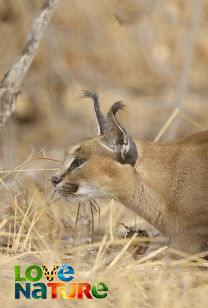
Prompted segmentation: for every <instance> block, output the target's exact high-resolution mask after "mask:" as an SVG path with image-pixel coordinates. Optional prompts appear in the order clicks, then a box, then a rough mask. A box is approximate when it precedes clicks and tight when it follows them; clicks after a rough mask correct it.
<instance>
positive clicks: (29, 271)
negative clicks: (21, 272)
mask: <svg viewBox="0 0 208 308" xmlns="http://www.w3.org/2000/svg"><path fill="white" fill-rule="evenodd" d="M33 269H34V270H36V272H37V275H36V277H32V276H31V271H32V270H33ZM42 275H43V273H42V270H41V268H40V267H39V266H37V265H31V266H29V267H28V268H27V269H26V272H25V276H26V277H27V279H28V280H30V281H38V280H40V279H41V277H42Z"/></svg>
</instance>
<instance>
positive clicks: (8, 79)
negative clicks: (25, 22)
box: [0, 0, 59, 127]
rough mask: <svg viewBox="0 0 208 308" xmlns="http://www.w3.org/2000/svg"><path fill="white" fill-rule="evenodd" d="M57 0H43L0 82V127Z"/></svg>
mask: <svg viewBox="0 0 208 308" xmlns="http://www.w3.org/2000/svg"><path fill="white" fill-rule="evenodd" d="M58 2H59V0H45V1H44V3H43V5H42V6H41V8H40V10H39V11H38V14H37V15H36V17H35V18H34V20H33V23H32V26H31V28H30V31H29V33H28V36H27V39H26V42H25V45H24V46H23V49H22V51H21V52H20V54H19V56H18V57H17V59H16V60H15V62H14V63H13V65H12V66H11V68H10V69H9V71H8V72H7V73H6V75H5V76H4V78H3V80H2V81H1V83H0V127H1V126H2V125H3V124H4V123H5V121H6V120H7V119H8V118H9V117H10V115H11V113H12V112H13V111H14V109H15V104H16V99H17V96H18V94H19V92H20V87H21V84H22V82H23V79H24V77H25V75H26V74H27V71H28V69H29V67H30V65H31V63H32V61H33V58H34V56H35V54H36V52H37V49H38V47H39V45H40V40H41V38H42V36H43V33H44V31H45V29H46V28H47V25H48V23H49V21H50V19H51V16H52V15H53V13H54V11H55V8H56V5H57V4H58Z"/></svg>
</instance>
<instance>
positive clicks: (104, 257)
mask: <svg viewBox="0 0 208 308" xmlns="http://www.w3.org/2000/svg"><path fill="white" fill-rule="evenodd" d="M40 4H41V1H39V0H37V1H36V0H15V1H13V0H7V1H3V0H0V27H1V28H0V29H1V31H0V42H1V44H0V55H1V57H0V78H2V77H3V75H4V74H5V73H6V71H7V70H8V68H9V66H10V65H11V63H12V62H13V60H14V59H15V57H16V55H17V54H18V52H19V51H20V49H21V47H22V45H23V43H24V40H25V36H26V34H27V31H28V29H29V26H30V24H31V21H32V18H33V16H34V14H35V12H36V11H37V10H38V8H39V6H40ZM207 20H208V2H207V1H196V0H195V1H191V0H186V1H177V0H168V1H164V0H154V1H153V0H152V1H151V0H148V1H143V0H140V1H136V0H128V1H127V0H116V1H113V0H106V1H95V0H89V1H84V0H79V1H75V0H68V1H66V0H65V1H64V0H62V1H61V2H60V3H59V6H58V8H57V10H56V12H55V14H54V16H53V18H52V21H51V23H50V25H49V27H48V30H47V32H46V33H45V36H44V38H43V40H42V42H41V46H40V48H39V50H38V54H37V56H36V57H35V59H34V61H33V64H32V66H31V68H30V71H29V72H28V75H27V77H26V79H25V82H24V85H23V87H22V93H21V95H20V96H19V98H18V102H17V108H16V111H15V113H14V115H13V116H12V118H11V119H10V120H9V121H8V122H7V123H6V124H5V125H4V127H3V128H2V130H1V132H0V141H1V150H0V163H1V169H0V177H1V179H0V182H1V187H0V196H1V199H0V200H1V201H0V251H1V255H0V266H1V270H0V278H1V285H0V299H1V306H2V307H3V306H5V307H13V306H14V307H21V308H22V307H25V306H27V305H30V306H35V305H37V304H39V305H40V306H41V305H43V303H44V307H51V306H53V305H56V306H57V307H62V306H63V307H64V306H66V305H67V306H69V307H70V306H71V307H75V306H77V307H79V306H82V307H83V306H84V307H85V306H86V307H88V306H90V307H98V306H99V307H126V306H127V305H129V306H132V307H160V308H163V307H164V308H166V307H177V308H178V307H190V306H192V307H207V305H208V296H207V293H208V276H207V270H206V269H207V264H206V262H205V261H202V260H201V259H200V258H199V257H198V256H194V257H192V258H190V257H188V256H185V257H184V258H183V259H182V260H180V261H176V260H170V259H169V258H168V257H167V254H166V248H165V247H162V248H161V246H160V245H157V246H154V245H153V243H154V241H155V240H154V238H151V239H150V242H151V243H152V244H151V245H152V246H154V250H152V251H149V252H148V253H147V254H145V255H142V256H140V257H138V258H137V259H134V258H133V254H132V250H131V249H129V246H131V241H132V239H129V238H127V239H125V238H123V237H122V235H123V233H124V231H125V230H124V229H122V226H120V225H117V224H118V223H119V222H123V223H125V224H126V225H128V226H133V227H134V226H135V227H136V228H145V229H147V230H148V231H149V232H150V234H154V233H155V231H154V230H153V229H152V228H151V227H150V226H148V225H147V224H146V223H145V222H144V221H143V220H141V219H140V218H139V217H138V216H137V217H136V218H135V215H134V214H133V213H131V212H130V211H129V210H127V209H125V208H124V207H123V206H121V205H119V204H117V203H116V202H114V201H109V202H104V201H103V200H102V201H99V204H100V208H101V217H100V225H99V219H98V215H97V213H96V211H95V210H94V229H95V230H94V243H91V227H92V220H91V212H90V207H89V205H88V204H86V205H85V206H82V207H81V209H80V215H79V219H78V224H77V230H76V234H75V230H74V226H75V221H76V214H77V205H74V204H68V203H64V202H63V201H62V200H57V198H58V196H57V195H55V196H54V197H52V198H51V196H52V193H53V189H52V185H51V183H50V181H49V180H50V177H51V175H52V174H53V173H54V172H55V169H57V168H58V166H59V162H58V160H62V158H63V152H64V149H65V147H66V146H68V145H69V144H72V143H74V142H77V141H79V140H80V139H83V138H88V137H89V136H92V135H95V134H96V123H95V121H94V117H93V112H92V104H90V102H89V103H88V102H87V101H84V100H81V99H79V97H80V93H81V91H82V90H83V89H91V88H93V89H95V90H97V91H98V93H99V94H100V98H101V102H102V107H103V111H104V112H106V111H107V110H108V108H109V106H110V105H111V104H112V103H113V102H114V101H116V100H123V101H124V103H125V104H126V105H127V107H128V108H127V110H126V111H125V113H121V114H120V115H119V117H120V120H121V121H122V123H124V124H125V126H126V127H127V128H128V130H129V132H130V133H131V134H132V135H133V136H134V137H135V138H137V139H143V140H158V139H161V140H173V139H176V138H180V137H183V136H187V135H189V134H191V133H193V132H196V131H199V130H203V129H206V128H207V126H208V120H207V116H208V104H207V97H208V90H207V80H208V41H207V36H208V27H207V25H208V22H207ZM55 160H57V161H55ZM73 241H74V243H73ZM140 244H141V245H144V246H145V242H144V240H142V239H140ZM173 253H175V254H176V255H177V254H179V255H180V252H173ZM192 260H195V261H196V262H195V263H193V262H192ZM15 264H21V266H22V267H23V268H26V267H27V266H28V265H31V264H37V265H43V264H45V265H48V266H49V267H52V266H53V265H54V264H58V265H63V264H71V265H72V266H73V267H74V269H75V279H76V281H77V282H89V283H95V282H98V281H103V282H105V283H106V284H107V285H108V287H109V296H108V297H107V298H106V299H104V300H92V301H89V300H83V301H81V300H68V301H64V300H61V299H59V300H53V301H52V300H50V299H47V300H45V301H44V302H42V301H38V302H37V300H29V301H28V300H26V299H25V300H24V299H22V300H15V299H14V265H15ZM199 265H201V266H202V267H201V268H199ZM49 295H50V294H49ZM49 295H48V296H49Z"/></svg>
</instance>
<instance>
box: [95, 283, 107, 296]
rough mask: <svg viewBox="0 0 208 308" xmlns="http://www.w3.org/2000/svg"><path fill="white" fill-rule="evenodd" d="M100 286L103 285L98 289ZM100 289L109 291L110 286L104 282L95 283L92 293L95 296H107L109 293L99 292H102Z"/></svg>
mask: <svg viewBox="0 0 208 308" xmlns="http://www.w3.org/2000/svg"><path fill="white" fill-rule="evenodd" d="M99 286H101V288H99V289H98V287H99ZM100 291H108V287H107V286H106V284H104V283H103V282H98V283H95V284H94V285H93V286H92V295H93V296H94V297H96V298H105V297H106V296H107V295H108V294H107V293H103V294H98V292H100Z"/></svg>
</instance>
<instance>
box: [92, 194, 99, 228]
mask: <svg viewBox="0 0 208 308" xmlns="http://www.w3.org/2000/svg"><path fill="white" fill-rule="evenodd" d="M93 202H94V203H95V204H96V205H97V208H98V219H99V229H100V205H99V204H98V203H97V202H96V201H95V200H94V199H93Z"/></svg>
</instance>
